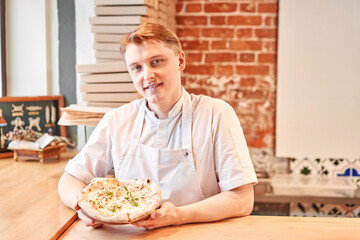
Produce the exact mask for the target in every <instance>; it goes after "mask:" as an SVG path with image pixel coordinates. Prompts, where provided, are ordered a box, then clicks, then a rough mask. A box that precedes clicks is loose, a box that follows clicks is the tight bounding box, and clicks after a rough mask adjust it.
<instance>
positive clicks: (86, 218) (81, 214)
mask: <svg viewBox="0 0 360 240" xmlns="http://www.w3.org/2000/svg"><path fill="white" fill-rule="evenodd" d="M77 212H78V217H79V218H80V219H81V220H82V221H83V222H84V223H85V225H86V226H87V227H93V228H99V227H101V226H102V225H103V224H102V223H99V222H96V221H95V220H94V219H91V218H90V217H89V216H87V215H86V214H85V213H84V212H83V211H82V210H79V211H77Z"/></svg>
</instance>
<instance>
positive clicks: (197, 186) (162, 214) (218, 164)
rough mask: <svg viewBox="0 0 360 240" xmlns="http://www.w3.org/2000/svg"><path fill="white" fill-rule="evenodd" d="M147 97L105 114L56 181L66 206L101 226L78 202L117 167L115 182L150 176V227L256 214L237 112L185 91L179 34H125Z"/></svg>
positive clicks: (149, 30) (157, 29)
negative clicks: (155, 196) (156, 201)
mask: <svg viewBox="0 0 360 240" xmlns="http://www.w3.org/2000/svg"><path fill="white" fill-rule="evenodd" d="M121 51H122V53H123V56H124V59H125V62H126V65H127V68H128V70H129V73H130V76H131V78H132V80H133V83H134V85H135V87H136V89H137V91H138V92H139V93H140V94H141V95H142V96H143V97H144V98H143V99H138V100H135V101H133V102H131V103H129V104H126V105H124V106H122V107H119V108H116V109H114V110H112V111H110V112H108V113H107V114H106V115H105V116H104V117H103V119H102V120H101V121H100V123H99V124H98V126H97V127H96V129H95V130H94V132H93V133H92V135H91V137H90V139H89V141H88V142H87V144H86V145H85V147H84V148H83V149H82V151H81V152H80V153H79V154H78V155H77V156H76V157H75V158H74V159H72V160H71V161H69V163H68V164H67V166H66V168H65V171H66V172H65V173H64V174H63V176H62V177H61V179H60V181H59V194H60V197H61V199H62V201H63V202H64V203H65V204H66V205H67V206H69V207H71V208H73V209H75V210H77V211H78V213H79V218H80V219H82V220H83V221H85V223H86V224H87V225H88V226H92V227H98V226H101V224H99V223H96V222H95V221H93V220H92V219H90V218H89V217H87V216H86V215H85V214H84V213H83V212H82V210H81V209H80V208H79V206H78V205H77V202H76V197H77V195H78V194H79V192H80V191H81V190H82V188H83V187H84V186H85V185H86V184H88V183H89V182H90V180H91V179H92V178H94V177H105V176H106V175H107V174H108V172H109V171H110V169H112V168H114V172H115V177H116V178H118V179H120V180H121V179H136V178H137V179H141V178H151V179H153V180H154V181H155V182H156V183H157V184H158V185H159V186H160V188H161V191H162V205H161V206H160V208H158V209H157V210H156V211H155V212H154V213H152V214H151V215H150V217H149V218H148V219H146V220H140V221H138V222H135V223H133V225H135V226H138V227H145V228H146V229H153V228H158V227H162V226H167V225H178V224H185V223H190V222H209V221H216V220H221V219H224V218H229V217H236V216H245V215H248V214H250V213H251V211H252V208H253V203H254V193H253V184H255V183H256V182H257V179H256V175H255V171H254V168H253V165H252V162H251V159H250V156H249V152H248V149H247V146H246V142H245V138H244V136H243V132H242V128H241V126H240V123H239V120H238V118H237V116H236V114H235V112H234V110H233V109H232V108H231V107H230V105H228V104H227V103H225V102H224V101H221V100H219V99H214V98H210V97H206V96H197V95H193V94H189V93H187V92H186V90H185V89H184V88H183V87H182V86H181V72H182V71H183V70H184V69H185V54H184V52H183V51H182V50H181V45H180V42H179V40H178V38H177V37H176V35H175V34H174V33H172V32H171V31H170V30H168V29H167V28H165V27H164V26H161V25H157V24H146V25H143V26H141V27H140V28H139V29H137V30H135V31H133V32H131V33H129V34H128V35H127V36H125V38H124V40H123V42H122V49H121Z"/></svg>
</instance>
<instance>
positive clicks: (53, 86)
mask: <svg viewBox="0 0 360 240" xmlns="http://www.w3.org/2000/svg"><path fill="white" fill-rule="evenodd" d="M57 19H58V18H57V2H56V0H31V1H29V0H7V1H6V25H7V26H6V38H7V39H6V41H7V42H6V44H7V84H8V89H7V93H8V96H41V95H57V94H59V83H58V82H59V80H58V75H59V74H58V40H57V39H58V35H57V33H58V30H57V29H58V22H57Z"/></svg>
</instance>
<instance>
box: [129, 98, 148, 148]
mask: <svg viewBox="0 0 360 240" xmlns="http://www.w3.org/2000/svg"><path fill="white" fill-rule="evenodd" d="M145 104H146V100H145V99H144V101H143V102H142V104H141V105H140V108H139V111H138V114H137V116H136V119H135V122H134V125H133V126H134V129H133V131H132V134H131V140H136V142H140V136H141V132H142V129H143V126H144V121H145Z"/></svg>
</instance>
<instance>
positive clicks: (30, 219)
mask: <svg viewBox="0 0 360 240" xmlns="http://www.w3.org/2000/svg"><path fill="white" fill-rule="evenodd" d="M74 154H75V153H66V154H63V159H61V160H60V161H57V160H55V161H48V160H45V162H44V163H43V164H41V163H40V162H38V161H21V162H15V161H14V160H13V159H0V204H1V206H0V239H6V240H12V239H14V240H18V239H21V240H23V239H58V238H60V239H71V240H73V239H84V240H85V239H104V240H107V239H181V240H184V239H200V240H201V239H206V240H210V239H221V240H222V239H301V240H303V239H360V227H359V226H360V218H302V217H270V216H248V217H243V218H233V219H228V220H223V221H219V222H214V223H200V224H187V225H182V226H171V227H164V228H161V229H155V230H152V231H147V230H145V229H143V228H136V227H134V226H131V225H122V226H115V225H104V226H103V227H102V228H100V229H93V228H91V227H86V226H85V225H84V223H83V222H81V221H79V220H76V219H77V216H76V213H75V211H73V210H71V209H69V208H67V207H65V206H64V205H63V204H62V202H61V201H60V199H59V196H58V193H57V184H58V181H59V178H60V176H61V174H62V173H63V171H64V167H65V164H66V163H67V159H68V158H70V157H72V156H73V155H74ZM66 155H68V156H66Z"/></svg>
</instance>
